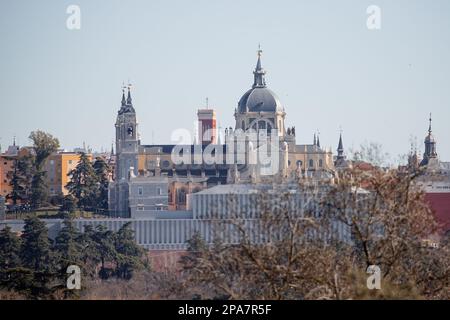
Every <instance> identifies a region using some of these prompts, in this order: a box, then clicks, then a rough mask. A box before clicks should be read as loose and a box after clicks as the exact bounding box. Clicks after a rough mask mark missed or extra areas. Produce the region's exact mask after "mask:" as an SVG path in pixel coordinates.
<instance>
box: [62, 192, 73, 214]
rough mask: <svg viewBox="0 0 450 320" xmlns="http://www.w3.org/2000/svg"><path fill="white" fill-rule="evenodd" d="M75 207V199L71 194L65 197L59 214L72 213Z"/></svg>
mask: <svg viewBox="0 0 450 320" xmlns="http://www.w3.org/2000/svg"><path fill="white" fill-rule="evenodd" d="M76 207H77V199H75V198H74V197H73V196H72V195H71V194H68V195H67V196H65V197H64V198H63V200H62V204H61V207H60V209H59V211H60V212H65V213H73V212H75V209H76Z"/></svg>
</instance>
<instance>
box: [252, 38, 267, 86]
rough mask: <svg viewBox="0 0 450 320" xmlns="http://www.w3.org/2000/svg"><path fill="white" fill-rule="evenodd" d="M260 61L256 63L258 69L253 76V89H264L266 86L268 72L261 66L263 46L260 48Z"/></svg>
mask: <svg viewBox="0 0 450 320" xmlns="http://www.w3.org/2000/svg"><path fill="white" fill-rule="evenodd" d="M257 52H258V61H257V62H256V68H255V71H253V75H254V78H255V80H254V82H253V88H256V87H260V88H264V87H265V86H266V79H265V75H266V71H264V69H263V68H262V66H261V55H262V52H263V51H262V50H261V44H260V45H259V46H258V51H257Z"/></svg>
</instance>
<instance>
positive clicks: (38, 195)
mask: <svg viewBox="0 0 450 320" xmlns="http://www.w3.org/2000/svg"><path fill="white" fill-rule="evenodd" d="M45 176H46V173H45V171H40V172H36V173H35V174H34V176H33V179H32V181H31V199H30V200H31V205H32V206H33V208H39V207H41V206H43V205H45V204H46V203H47V200H48V186H47V184H46V182H45Z"/></svg>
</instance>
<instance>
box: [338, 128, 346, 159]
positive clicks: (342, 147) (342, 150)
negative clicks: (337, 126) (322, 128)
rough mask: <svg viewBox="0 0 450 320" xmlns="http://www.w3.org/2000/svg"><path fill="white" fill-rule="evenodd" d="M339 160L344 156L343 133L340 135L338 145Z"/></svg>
mask: <svg viewBox="0 0 450 320" xmlns="http://www.w3.org/2000/svg"><path fill="white" fill-rule="evenodd" d="M337 152H338V159H340V158H342V157H343V156H344V144H343V143H342V131H341V133H340V134H339V143H338V148H337Z"/></svg>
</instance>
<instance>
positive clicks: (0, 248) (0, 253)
mask: <svg viewBox="0 0 450 320" xmlns="http://www.w3.org/2000/svg"><path fill="white" fill-rule="evenodd" d="M19 266H20V238H19V237H18V236H17V235H16V234H15V233H13V232H11V228H10V227H9V226H6V227H5V228H4V229H2V230H1V231H0V286H3V285H5V284H8V282H9V281H10V280H11V271H13V270H14V269H15V268H17V267H19Z"/></svg>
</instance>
